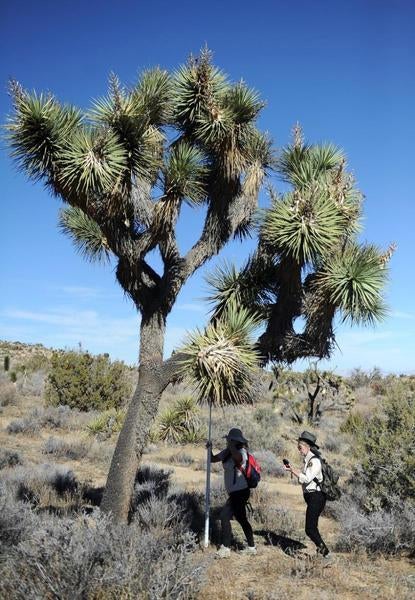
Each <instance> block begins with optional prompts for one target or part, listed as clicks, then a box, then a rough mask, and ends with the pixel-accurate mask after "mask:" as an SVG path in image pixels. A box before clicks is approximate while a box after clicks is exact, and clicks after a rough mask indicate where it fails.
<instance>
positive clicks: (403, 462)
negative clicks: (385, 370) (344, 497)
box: [353, 382, 415, 510]
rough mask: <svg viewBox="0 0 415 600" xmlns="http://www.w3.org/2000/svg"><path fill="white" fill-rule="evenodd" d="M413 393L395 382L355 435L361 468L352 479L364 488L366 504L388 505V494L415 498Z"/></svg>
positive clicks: (368, 506)
mask: <svg viewBox="0 0 415 600" xmlns="http://www.w3.org/2000/svg"><path fill="white" fill-rule="evenodd" d="M414 432H415V395H414V394H413V393H408V391H407V389H406V388H405V386H404V385H402V384H401V383H399V382H396V383H395V385H394V386H391V387H390V389H389V390H388V393H387V396H386V397H385V398H383V400H382V404H381V410H379V411H378V412H377V413H375V414H374V415H372V416H371V417H370V418H369V419H367V421H366V425H365V430H364V435H360V436H358V437H357V446H356V447H357V457H358V458H359V461H360V463H361V468H360V469H359V470H358V471H356V473H355V474H354V476H353V481H354V482H355V483H357V482H358V483H360V484H362V485H363V486H364V487H366V489H367V497H366V500H365V507H366V509H368V510H379V509H382V508H389V507H390V498H391V494H392V493H393V494H394V496H396V497H398V498H400V499H401V500H406V499H411V500H412V501H414V500H415V480H414V477H413V474H414V472H415V454H414V452H413V441H414Z"/></svg>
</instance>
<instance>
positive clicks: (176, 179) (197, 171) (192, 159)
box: [164, 141, 207, 204]
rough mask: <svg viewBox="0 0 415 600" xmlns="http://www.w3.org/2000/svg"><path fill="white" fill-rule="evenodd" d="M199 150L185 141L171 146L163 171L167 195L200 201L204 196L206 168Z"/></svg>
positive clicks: (193, 201) (192, 201)
mask: <svg viewBox="0 0 415 600" xmlns="http://www.w3.org/2000/svg"><path fill="white" fill-rule="evenodd" d="M204 160H205V157H204V155H203V154H202V152H201V151H200V150H198V149H197V148H196V147H194V146H192V145H190V144H189V143H187V142H184V141H182V142H179V143H178V144H176V145H175V146H173V148H172V150H171V152H170V155H169V158H168V162H167V165H166V168H165V171H164V189H165V194H166V196H168V197H170V196H171V197H174V198H180V199H186V200H189V201H190V202H191V203H196V204H198V203H200V202H202V201H203V200H204V199H205V198H206V189H205V181H206V175H207V168H206V165H205V162H204Z"/></svg>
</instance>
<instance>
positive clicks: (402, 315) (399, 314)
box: [390, 310, 415, 321]
mask: <svg viewBox="0 0 415 600" xmlns="http://www.w3.org/2000/svg"><path fill="white" fill-rule="evenodd" d="M390 316H391V317H394V318H395V319H408V320H410V321H413V320H414V319H415V314H414V313H408V312H403V311H400V310H394V311H392V312H391V313H390Z"/></svg>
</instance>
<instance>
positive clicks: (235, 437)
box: [208, 428, 256, 558]
mask: <svg viewBox="0 0 415 600" xmlns="http://www.w3.org/2000/svg"><path fill="white" fill-rule="evenodd" d="M225 438H226V442H227V445H226V448H225V449H224V450H222V451H221V452H219V453H218V454H212V450H211V461H212V462H222V466H223V473H224V479H225V488H226V491H227V492H228V494H229V498H228V500H227V502H226V504H225V506H224V507H223V508H222V511H221V514H220V520H221V525H222V545H221V547H220V548H219V550H218V552H217V555H218V557H219V558H228V557H229V556H230V553H231V550H230V546H231V538H232V528H231V519H232V517H234V518H235V519H236V520H237V521H238V523H239V524H240V525H241V527H242V529H243V532H244V534H245V537H246V541H247V542H248V547H247V548H246V549H245V550H243V551H242V552H243V553H244V554H256V548H255V542H254V534H253V532H252V527H251V525H250V523H249V521H248V518H247V515H246V505H247V502H248V499H249V494H250V489H249V487H248V483H247V480H246V477H245V475H244V473H243V472H242V470H243V469H245V467H246V463H247V460H248V453H247V446H248V440H247V439H245V438H244V436H243V435H242V431H241V430H240V429H237V428H233V429H231V430H230V431H229V433H228V435H226V436H225ZM208 444H209V443H208ZM209 446H210V447H211V444H209Z"/></svg>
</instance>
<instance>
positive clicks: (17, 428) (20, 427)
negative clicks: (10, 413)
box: [6, 416, 40, 434]
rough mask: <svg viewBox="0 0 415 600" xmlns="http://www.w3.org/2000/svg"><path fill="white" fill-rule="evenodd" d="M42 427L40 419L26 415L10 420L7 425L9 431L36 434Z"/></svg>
mask: <svg viewBox="0 0 415 600" xmlns="http://www.w3.org/2000/svg"><path fill="white" fill-rule="evenodd" d="M39 429H40V422H39V419H37V418H35V417H30V416H29V417H24V418H23V419H15V420H14V421H10V423H9V424H8V425H7V427H6V431H7V433H28V434H34V433H36V432H37V431H39Z"/></svg>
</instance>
